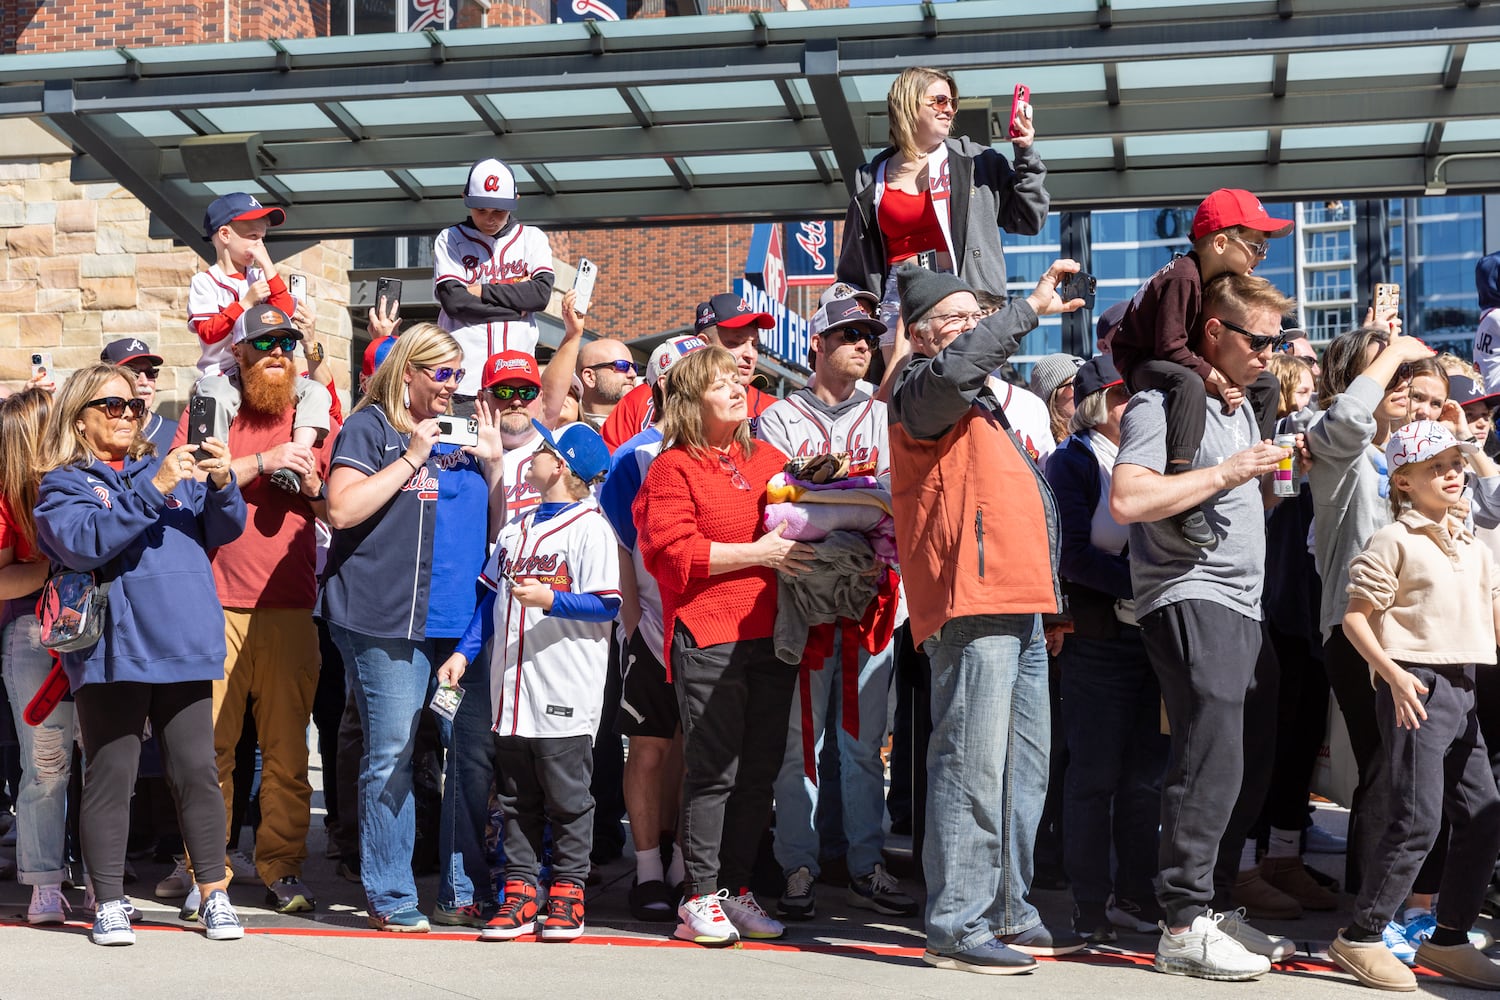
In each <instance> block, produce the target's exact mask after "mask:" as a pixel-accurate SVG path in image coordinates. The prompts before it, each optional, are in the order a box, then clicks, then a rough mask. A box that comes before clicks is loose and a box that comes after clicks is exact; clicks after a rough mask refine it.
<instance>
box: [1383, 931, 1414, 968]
mask: <svg viewBox="0 0 1500 1000" xmlns="http://www.w3.org/2000/svg"><path fill="white" fill-rule="evenodd" d="M1380 941H1381V943H1382V944H1384V945H1385V947H1386V949H1387V950H1388V951H1389V952H1390V953H1391V954H1392V955H1395V956H1396V958H1397V959H1398V960H1399V961H1400V962H1401V964H1403V965H1415V964H1416V963H1417V949H1416V948H1415V947H1414V946H1413V945H1412V943H1411V942H1410V941H1408V940H1406V928H1404V927H1402V926H1401V925H1400V924H1398V923H1396V921H1394V920H1392V921H1390V922H1389V923H1387V924H1386V925H1385V930H1383V931H1381V932H1380Z"/></svg>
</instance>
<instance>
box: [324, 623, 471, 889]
mask: <svg viewBox="0 0 1500 1000" xmlns="http://www.w3.org/2000/svg"><path fill="white" fill-rule="evenodd" d="M328 630H329V632H331V633H332V634H333V641H334V642H335V643H337V644H338V647H339V652H340V653H341V654H342V655H343V657H344V669H345V670H347V671H348V674H349V690H351V691H353V692H354V700H355V703H356V704H357V705H358V706H359V716H360V724H361V726H362V728H363V729H364V737H365V752H364V755H363V756H362V757H361V758H360V762H359V765H360V766H359V864H360V880H361V881H362V882H363V883H364V887H365V896H366V898H367V899H368V900H369V904H370V915H371V916H376V917H388V916H390V915H391V914H393V913H396V912H397V911H399V910H410V909H414V908H415V907H416V905H417V883H416V880H415V879H414V878H413V877H412V873H411V853H412V849H413V848H414V847H415V846H416V841H417V809H416V800H415V798H414V797H413V795H412V756H413V751H414V750H415V748H416V743H417V720H418V719H419V718H420V717H421V713H422V711H423V710H424V709H425V707H426V703H427V688H428V682H429V681H430V680H431V679H432V672H433V665H432V661H431V659H430V658H429V652H428V648H427V647H428V645H429V643H425V642H411V641H408V640H406V639H385V638H381V637H379V636H373V635H365V634H363V633H361V632H351V631H350V630H349V629H346V628H343V627H342V626H340V625H335V624H332V623H330V624H329V626H328ZM465 700H466V701H467V700H468V699H467V698H465Z"/></svg>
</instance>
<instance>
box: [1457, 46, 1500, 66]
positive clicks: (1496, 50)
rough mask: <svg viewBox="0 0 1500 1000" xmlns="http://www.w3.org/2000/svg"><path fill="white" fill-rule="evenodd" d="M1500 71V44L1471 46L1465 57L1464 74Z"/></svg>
mask: <svg viewBox="0 0 1500 1000" xmlns="http://www.w3.org/2000/svg"><path fill="white" fill-rule="evenodd" d="M1496 69H1500V42H1480V43H1479V44H1478V45H1470V46H1469V52H1468V54H1467V55H1465V56H1464V72H1465V73H1468V72H1470V71H1473V72H1476V73H1480V72H1484V71H1485V70H1496Z"/></svg>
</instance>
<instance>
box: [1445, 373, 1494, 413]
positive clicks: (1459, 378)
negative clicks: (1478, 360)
mask: <svg viewBox="0 0 1500 1000" xmlns="http://www.w3.org/2000/svg"><path fill="white" fill-rule="evenodd" d="M1448 398H1449V399H1451V400H1453V401H1454V402H1455V403H1457V404H1458V405H1459V406H1468V405H1469V404H1470V403H1484V404H1485V405H1486V406H1489V407H1490V408H1492V409H1493V408H1494V407H1495V405H1496V404H1497V403H1500V393H1496V392H1486V391H1485V388H1484V383H1483V382H1475V381H1474V380H1473V379H1471V378H1469V376H1467V375H1449V376H1448Z"/></svg>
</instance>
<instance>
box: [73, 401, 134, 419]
mask: <svg viewBox="0 0 1500 1000" xmlns="http://www.w3.org/2000/svg"><path fill="white" fill-rule="evenodd" d="M83 405H84V406H86V407H87V406H97V407H99V409H101V410H103V411H104V415H105V416H107V417H109V418H110V419H111V420H119V419H120V418H121V417H123V416H124V415H125V411H126V410H129V411H130V415H131V416H132V417H134V418H135V419H137V420H139V419H141V417H142V416H144V415H145V413H146V401H145V400H144V399H124V398H122V397H120V396H101V397H99V398H98V399H91V400H89V401H88V402H87V403H84V404H83Z"/></svg>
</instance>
